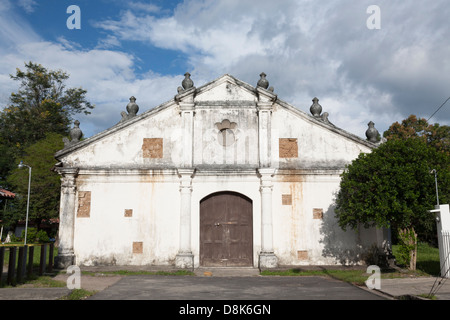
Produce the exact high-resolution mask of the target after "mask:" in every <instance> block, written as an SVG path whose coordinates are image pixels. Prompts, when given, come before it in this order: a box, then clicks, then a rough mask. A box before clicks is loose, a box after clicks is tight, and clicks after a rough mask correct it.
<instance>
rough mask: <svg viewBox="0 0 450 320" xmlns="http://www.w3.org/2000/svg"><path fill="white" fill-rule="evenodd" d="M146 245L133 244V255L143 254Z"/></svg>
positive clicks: (140, 243)
mask: <svg viewBox="0 0 450 320" xmlns="http://www.w3.org/2000/svg"><path fill="white" fill-rule="evenodd" d="M143 249H144V244H143V243H142V242H133V253H142V252H143Z"/></svg>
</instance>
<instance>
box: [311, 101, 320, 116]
mask: <svg viewBox="0 0 450 320" xmlns="http://www.w3.org/2000/svg"><path fill="white" fill-rule="evenodd" d="M312 102H313V104H312V105H311V107H310V108H309V111H311V113H312V115H313V116H314V117H320V114H321V113H322V106H321V105H320V104H319V99H317V98H314V99H312Z"/></svg>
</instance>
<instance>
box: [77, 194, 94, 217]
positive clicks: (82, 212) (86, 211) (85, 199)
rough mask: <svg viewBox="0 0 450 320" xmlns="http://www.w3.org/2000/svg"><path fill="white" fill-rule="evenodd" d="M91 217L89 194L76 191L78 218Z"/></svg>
mask: <svg viewBox="0 0 450 320" xmlns="http://www.w3.org/2000/svg"><path fill="white" fill-rule="evenodd" d="M90 215H91V192H90V191H78V210H77V217H78V218H89V217H90Z"/></svg>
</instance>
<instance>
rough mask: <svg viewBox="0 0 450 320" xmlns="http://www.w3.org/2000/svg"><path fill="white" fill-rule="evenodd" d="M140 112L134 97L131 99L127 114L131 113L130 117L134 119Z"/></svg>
mask: <svg viewBox="0 0 450 320" xmlns="http://www.w3.org/2000/svg"><path fill="white" fill-rule="evenodd" d="M138 111H139V106H138V105H137V104H136V98H135V97H134V96H132V97H131V98H130V102H129V103H128V104H127V112H128V113H129V116H131V117H133V116H135V115H136V114H137V113H138Z"/></svg>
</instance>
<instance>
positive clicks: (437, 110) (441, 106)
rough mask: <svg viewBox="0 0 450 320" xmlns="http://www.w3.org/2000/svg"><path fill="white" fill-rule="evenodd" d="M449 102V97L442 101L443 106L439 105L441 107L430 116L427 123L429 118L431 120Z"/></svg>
mask: <svg viewBox="0 0 450 320" xmlns="http://www.w3.org/2000/svg"><path fill="white" fill-rule="evenodd" d="M448 100H450V97H448V98H447V100H445V101H444V103H443V104H441V106H440V107H439V108H438V109H437V110H436V111H435V112H434V113H433V114H432V115H431V117H429V118H428V120H427V122H428V121H430V119H431V118H433V116H434V115H435V114H436V113H437V112H438V111H439V110H441V108H442V107H443V106H444V105H445V104H446V103H447V101H448Z"/></svg>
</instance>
